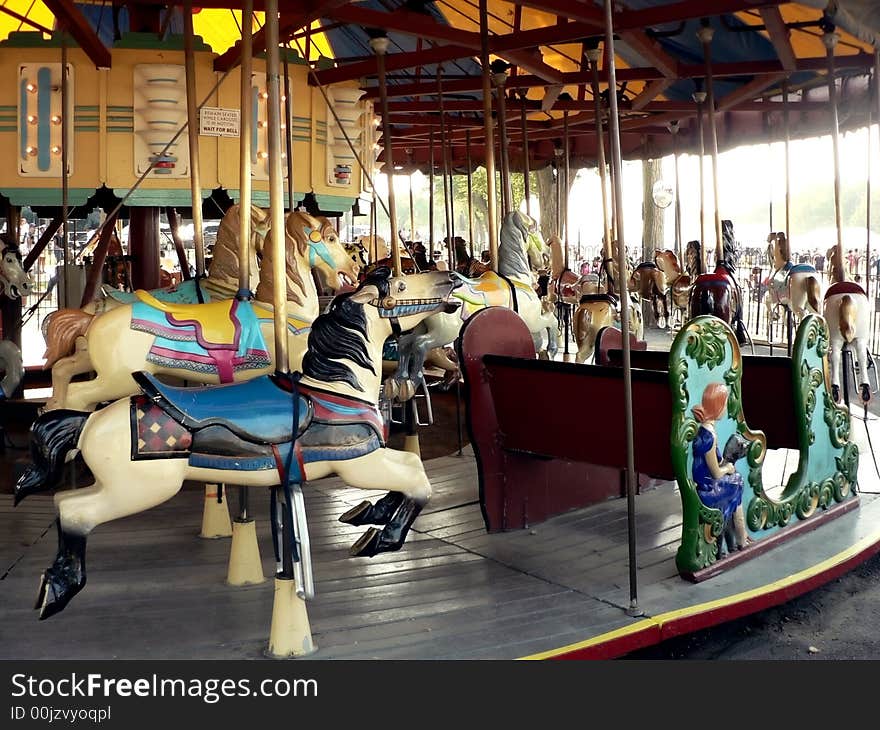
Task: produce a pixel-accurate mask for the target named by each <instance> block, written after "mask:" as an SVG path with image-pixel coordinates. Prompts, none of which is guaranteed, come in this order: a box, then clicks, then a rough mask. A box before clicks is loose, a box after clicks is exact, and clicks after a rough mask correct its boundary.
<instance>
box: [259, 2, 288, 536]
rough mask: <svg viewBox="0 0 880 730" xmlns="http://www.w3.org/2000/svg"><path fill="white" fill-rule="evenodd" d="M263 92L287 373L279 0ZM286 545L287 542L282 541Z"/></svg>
mask: <svg viewBox="0 0 880 730" xmlns="http://www.w3.org/2000/svg"><path fill="white" fill-rule="evenodd" d="M263 27H264V28H265V31H266V91H267V93H268V94H269V98H268V100H267V101H268V104H267V107H268V110H267V115H266V116H267V123H268V127H267V137H268V142H269V144H268V152H269V159H268V162H269V219H270V220H271V226H270V228H271V230H272V235H271V236H270V239H271V246H272V279H273V281H274V282H275V290H274V291H273V292H272V304H273V305H274V307H275V313H274V315H275V316H274V325H275V370H276V371H277V372H280V373H288V372H290V363H289V361H288V348H287V286H286V282H287V272H286V266H285V250H284V249H285V236H284V175H283V173H282V170H281V73H280V62H279V49H278V0H266V20H265V25H264V26H263ZM285 544H289V543H288V542H285Z"/></svg>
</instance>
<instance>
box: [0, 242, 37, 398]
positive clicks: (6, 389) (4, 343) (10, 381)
mask: <svg viewBox="0 0 880 730" xmlns="http://www.w3.org/2000/svg"><path fill="white" fill-rule="evenodd" d="M32 290H33V282H32V281H31V277H30V276H28V273H27V272H26V271H25V270H24V268H23V267H22V264H21V252H20V251H19V249H18V247H17V246H10V245H6V246H4V247H3V251H2V253H0V296H3V295H6V296H8V297H9V298H10V299H19V298H20V297H24V296H27V295H28V294H30V292H31V291H32ZM0 331H2V330H0ZM0 371H2V372H3V377H2V379H0V400H3V399H6V398H8V397H9V396H10V395H12V393H14V392H15V390H16V389H17V388H18V386H19V385H20V384H21V378H22V375H23V372H24V367H23V365H22V360H21V348H20V347H19V346H18V345H16V344H15V343H14V342H13V341H12V340H0Z"/></svg>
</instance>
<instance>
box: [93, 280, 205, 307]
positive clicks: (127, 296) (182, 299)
mask: <svg viewBox="0 0 880 730" xmlns="http://www.w3.org/2000/svg"><path fill="white" fill-rule="evenodd" d="M196 287H198V290H197V289H196ZM103 291H104V294H105V295H106V296H107V297H109V298H110V299H113V300H115V301H117V302H119V303H120V304H134V303H135V302H139V301H141V299H140V297H139V296H138V293H137V292H133V291H119V289H114V288H113V287H109V286H105V287H104V289H103ZM198 292H201V295H202V298H201V300H200V299H199V294H198ZM149 293H150V295H151V296H153V297H155V298H156V299H158V300H159V301H160V302H177V303H180V304H197V303H198V302H200V301H202V302H210V301H211V293H210V292H209V291H208V290H207V289H205V287H203V286H202V285H201V284H199V283H198V282H197V281H196V280H195V279H188V280H187V281H182V282H180V283H179V284H174V285H172V286H167V287H165V288H164V289H152V290H151V291H150V292H149Z"/></svg>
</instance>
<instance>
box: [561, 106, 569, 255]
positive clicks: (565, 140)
mask: <svg viewBox="0 0 880 730" xmlns="http://www.w3.org/2000/svg"><path fill="white" fill-rule="evenodd" d="M562 140H563V142H562V144H563V170H564V175H563V178H562V191H563V195H562V225H563V230H564V231H565V239H564V240H565V268H566V269H567V268H569V251H568V250H569V248H570V243H569V234H568V191H569V185H570V184H571V180H570V175H571V170H570V169H569V154H570V152H569V147H568V109H566V110H565V111H563V112H562Z"/></svg>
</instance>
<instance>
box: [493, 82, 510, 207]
mask: <svg viewBox="0 0 880 730" xmlns="http://www.w3.org/2000/svg"><path fill="white" fill-rule="evenodd" d="M506 82H507V71H506V70H504V71H497V72H495V73H493V74H492V83H493V85H494V86H495V93H496V94H497V95H498V152H499V154H500V155H501V214H502V216H505V215H507V214H508V213H510V212H511V211H512V210H513V190H512V189H511V187H510V153H509V148H508V139H507V96H506V93H505V83H506Z"/></svg>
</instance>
